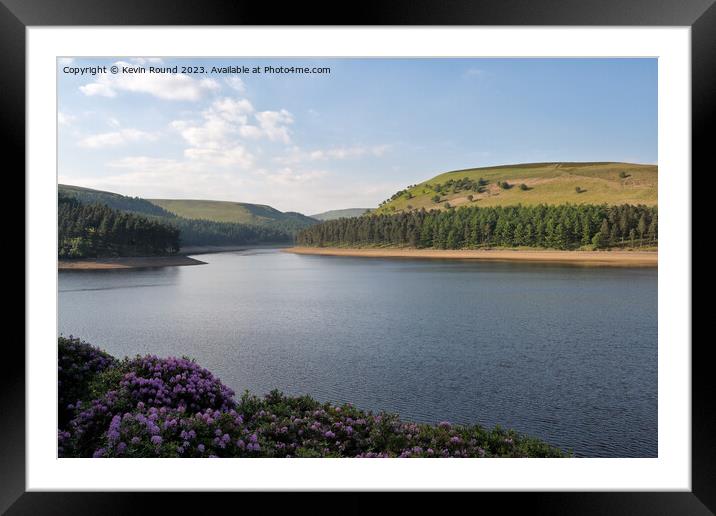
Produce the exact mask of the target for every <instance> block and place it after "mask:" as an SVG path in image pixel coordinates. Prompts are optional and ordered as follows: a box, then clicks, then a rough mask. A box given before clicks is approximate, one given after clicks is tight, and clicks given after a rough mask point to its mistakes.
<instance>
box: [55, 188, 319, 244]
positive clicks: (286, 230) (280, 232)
mask: <svg viewBox="0 0 716 516" xmlns="http://www.w3.org/2000/svg"><path fill="white" fill-rule="evenodd" d="M58 195H59V197H60V198H63V197H64V198H69V199H72V200H74V201H77V202H80V203H82V204H83V205H88V206H89V205H96V204H100V205H106V206H108V207H109V208H111V209H113V210H119V211H120V212H123V213H126V214H132V215H142V216H145V217H148V218H150V219H152V220H154V221H155V222H158V223H161V224H168V225H170V226H172V227H174V228H176V229H178V230H179V231H180V241H181V246H182V248H184V247H202V246H237V245H255V244H274V243H283V242H290V241H291V240H292V239H293V235H294V234H295V233H296V231H298V230H299V229H303V228H305V227H307V226H308V225H310V224H315V223H317V222H318V221H316V220H314V219H310V218H308V217H305V216H304V215H300V214H298V213H281V212H280V211H278V210H274V209H273V208H271V207H270V206H259V208H261V209H262V210H264V211H266V212H271V211H273V212H275V213H276V214H278V215H277V216H276V219H274V220H270V219H263V220H256V221H254V222H253V223H238V222H222V221H216V220H211V219H209V218H192V217H184V216H181V215H179V214H175V213H173V212H171V211H167V210H165V209H164V208H162V207H161V206H159V205H158V204H154V203H152V202H149V201H148V200H147V199H142V198H140V197H128V196H125V195H120V194H116V193H113V192H104V191H101V190H92V189H90V188H82V187H79V186H71V185H58ZM189 202H190V201H189ZM208 202H211V201H208ZM228 204H231V203H228ZM244 206H249V207H252V206H253V207H256V206H257V205H244Z"/></svg>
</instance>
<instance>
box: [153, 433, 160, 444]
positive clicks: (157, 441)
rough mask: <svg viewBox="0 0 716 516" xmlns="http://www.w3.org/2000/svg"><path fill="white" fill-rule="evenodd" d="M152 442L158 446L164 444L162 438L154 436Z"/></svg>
mask: <svg viewBox="0 0 716 516" xmlns="http://www.w3.org/2000/svg"><path fill="white" fill-rule="evenodd" d="M151 441H152V444H156V445H160V444H162V438H161V437H160V436H158V435H153V436H152V439H151Z"/></svg>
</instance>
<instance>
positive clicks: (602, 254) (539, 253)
mask: <svg viewBox="0 0 716 516" xmlns="http://www.w3.org/2000/svg"><path fill="white" fill-rule="evenodd" d="M283 251H284V252H288V253H296V254H316V255H326V256H360V257H366V258H433V259H455V260H488V261H526V262H553V263H573V264H578V265H592V266H597V265H602V266H616V267H656V266H657V265H658V253H657V252H653V251H545V250H535V251H523V250H507V249H505V250H501V249H489V250H462V249H460V250H452V249H446V250H442V249H404V248H395V249H389V248H364V249H344V248H337V247H291V248H288V249H284V250H283Z"/></svg>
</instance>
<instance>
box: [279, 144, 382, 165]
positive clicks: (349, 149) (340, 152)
mask: <svg viewBox="0 0 716 516" xmlns="http://www.w3.org/2000/svg"><path fill="white" fill-rule="evenodd" d="M389 149H390V145H351V146H341V147H332V148H329V149H316V150H312V151H303V150H301V149H300V148H299V147H293V148H292V149H291V150H290V151H289V152H288V153H287V154H286V155H285V156H280V157H277V158H275V161H276V162H278V163H282V164H287V165H290V164H297V163H303V162H310V161H324V160H345V159H355V158H361V157H365V156H374V157H380V156H383V155H384V154H385V153H386V152H388V150H389Z"/></svg>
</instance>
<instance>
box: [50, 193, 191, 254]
mask: <svg viewBox="0 0 716 516" xmlns="http://www.w3.org/2000/svg"><path fill="white" fill-rule="evenodd" d="M57 230H58V249H57V253H58V256H59V257H60V258H87V257H91V258H97V257H104V256H138V255H141V256H152V255H165V254H173V253H176V252H177V251H179V230H178V229H177V228H175V227H172V226H169V225H165V224H161V223H159V222H157V221H156V220H152V219H150V218H148V217H144V216H140V215H135V214H131V213H125V212H120V211H118V210H114V209H112V208H110V207H108V206H107V205H104V204H89V205H86V204H82V203H80V202H79V201H77V200H76V199H74V198H71V197H64V196H62V195H60V197H59V199H58V228H57Z"/></svg>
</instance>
